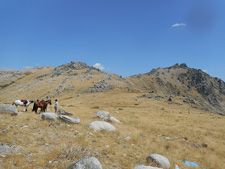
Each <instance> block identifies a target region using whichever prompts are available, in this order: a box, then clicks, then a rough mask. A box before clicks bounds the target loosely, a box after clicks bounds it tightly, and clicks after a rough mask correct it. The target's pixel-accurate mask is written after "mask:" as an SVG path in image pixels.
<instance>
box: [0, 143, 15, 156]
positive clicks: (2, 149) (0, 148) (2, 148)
mask: <svg viewBox="0 0 225 169" xmlns="http://www.w3.org/2000/svg"><path fill="white" fill-rule="evenodd" d="M13 150H14V147H13V146H10V145H7V144H5V143H1V144H0V154H4V153H7V152H12V151H13Z"/></svg>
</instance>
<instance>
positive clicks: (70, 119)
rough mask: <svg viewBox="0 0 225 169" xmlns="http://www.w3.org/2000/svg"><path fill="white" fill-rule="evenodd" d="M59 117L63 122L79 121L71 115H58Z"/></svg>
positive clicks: (76, 122) (75, 122)
mask: <svg viewBox="0 0 225 169" xmlns="http://www.w3.org/2000/svg"><path fill="white" fill-rule="evenodd" d="M59 118H60V119H61V120H63V121H65V122H69V123H74V124H78V123H80V119H79V118H73V117H69V116H64V115H60V116H59Z"/></svg>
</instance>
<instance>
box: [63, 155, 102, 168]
mask: <svg viewBox="0 0 225 169" xmlns="http://www.w3.org/2000/svg"><path fill="white" fill-rule="evenodd" d="M67 169H102V165H101V164H100V162H99V161H98V159H97V158H95V157H86V158H83V159H80V160H77V161H75V162H73V163H72V164H70V166H69V167H68V168H67Z"/></svg>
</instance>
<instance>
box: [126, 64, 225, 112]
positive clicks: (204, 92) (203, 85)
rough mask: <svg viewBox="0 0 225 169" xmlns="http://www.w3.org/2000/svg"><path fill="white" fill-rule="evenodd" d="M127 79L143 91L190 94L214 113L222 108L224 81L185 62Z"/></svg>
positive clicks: (186, 95)
mask: <svg viewBox="0 0 225 169" xmlns="http://www.w3.org/2000/svg"><path fill="white" fill-rule="evenodd" d="M126 79H127V80H129V81H130V82H131V83H133V85H134V86H136V87H137V88H138V89H142V90H144V91H146V92H149V91H150V92H152V91H153V92H156V93H161V94H169V95H174V96H183V97H189V98H191V99H192V100H193V99H194V100H195V101H196V102H195V101H194V102H195V103H196V104H200V105H202V106H204V107H206V108H207V109H209V110H210V111H212V112H214V113H218V114H224V112H225V82H223V81H222V80H221V79H218V78H214V77H210V76H209V75H208V74H207V73H205V72H203V71H202V70H200V69H193V68H189V67H187V65H186V64H181V65H179V64H176V65H174V66H171V67H168V68H158V69H153V70H152V71H150V72H149V73H146V74H139V75H135V76H131V77H128V78H126Z"/></svg>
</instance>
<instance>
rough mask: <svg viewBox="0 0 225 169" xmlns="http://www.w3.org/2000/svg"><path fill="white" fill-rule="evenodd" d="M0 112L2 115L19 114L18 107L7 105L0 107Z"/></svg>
mask: <svg viewBox="0 0 225 169" xmlns="http://www.w3.org/2000/svg"><path fill="white" fill-rule="evenodd" d="M0 112H2V113H9V114H11V115H17V114H18V111H17V109H16V106H13V105H7V104H4V105H0Z"/></svg>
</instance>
